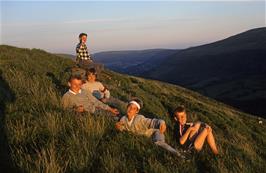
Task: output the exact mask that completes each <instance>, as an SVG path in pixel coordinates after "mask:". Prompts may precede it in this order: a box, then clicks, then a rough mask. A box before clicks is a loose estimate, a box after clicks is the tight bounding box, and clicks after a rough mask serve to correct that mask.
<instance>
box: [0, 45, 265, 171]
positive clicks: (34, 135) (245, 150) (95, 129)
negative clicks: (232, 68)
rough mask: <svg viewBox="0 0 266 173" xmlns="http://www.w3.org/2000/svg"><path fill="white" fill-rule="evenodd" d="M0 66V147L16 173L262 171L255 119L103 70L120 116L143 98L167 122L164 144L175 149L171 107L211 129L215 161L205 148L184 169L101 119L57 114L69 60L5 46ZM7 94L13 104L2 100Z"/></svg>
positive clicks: (261, 131)
mask: <svg viewBox="0 0 266 173" xmlns="http://www.w3.org/2000/svg"><path fill="white" fill-rule="evenodd" d="M0 60H1V61H0V69H1V72H2V75H1V78H2V80H3V81H1V86H0V91H1V93H0V94H1V95H0V96H1V97H0V98H1V102H2V103H1V105H2V106H1V109H3V111H2V112H3V115H2V122H1V125H2V126H1V128H3V129H4V130H3V133H4V134H1V135H6V136H7V141H2V143H7V145H8V149H9V150H10V153H7V154H6V155H9V156H10V158H11V160H12V167H13V168H15V169H16V170H17V171H18V172H45V173H46V172H47V173H59V172H123V173H124V172H261V171H262V172H263V170H265V168H266V167H265V164H264V162H265V160H266V148H265V146H266V145H265V144H266V127H265V120H263V123H264V124H258V119H257V118H256V117H253V116H251V115H247V114H244V113H242V112H239V111H237V110H234V109H232V108H230V107H228V106H226V105H224V104H221V103H219V102H216V101H214V100H212V99H208V98H206V97H203V96H202V95H199V94H197V93H195V92H192V91H189V90H186V89H184V88H181V87H177V86H174V85H170V84H165V83H161V82H157V81H151V80H145V79H141V78H135V77H131V76H127V75H121V74H117V73H114V72H111V71H108V70H105V71H104V72H103V73H101V74H100V76H99V78H100V80H102V81H104V83H106V84H107V86H108V88H110V90H111V93H112V95H113V96H114V97H116V98H118V99H120V100H121V102H120V103H121V104H119V105H118V107H119V108H121V109H122V110H121V111H122V112H125V110H124V109H125V105H123V104H122V103H123V102H125V101H127V100H128V99H129V98H130V97H131V96H138V97H140V98H142V99H143V101H144V108H143V110H142V113H143V114H144V115H146V116H148V117H157V118H162V119H164V120H166V122H167V125H168V130H167V133H166V139H167V141H168V142H169V143H170V144H171V145H173V146H175V147H176V148H177V149H180V147H179V145H178V144H177V142H176V139H175V138H174V137H173V125H174V123H173V120H172V117H171V113H172V112H171V111H172V110H173V109H174V108H175V106H177V105H179V104H184V105H185V106H186V107H187V108H188V110H189V114H190V120H202V121H205V122H207V123H209V124H210V125H211V126H212V127H213V129H214V133H215V136H216V139H217V143H218V147H219V149H220V153H221V154H220V156H219V157H218V158H217V157H214V156H213V155H212V154H211V151H210V150H209V148H208V147H207V146H205V147H204V149H203V151H202V152H201V153H193V155H192V156H191V162H189V163H187V162H185V161H184V160H181V159H179V158H178V157H176V156H173V155H172V154H170V153H168V152H166V151H164V150H162V149H161V148H158V147H157V146H155V145H154V144H153V143H152V142H151V140H150V139H147V138H145V137H141V136H135V135H133V134H128V133H118V132H117V131H116V130H115V129H114V121H113V120H112V119H110V118H109V117H108V116H107V115H106V113H105V112H100V113H98V114H94V115H87V114H82V115H78V114H75V113H73V112H67V111H64V110H62V108H61V105H60V99H61V96H62V93H64V92H65V91H66V90H67V85H66V80H67V77H68V75H69V72H68V71H66V70H65V69H67V68H69V67H71V66H73V62H72V61H71V60H69V59H64V58H60V57H57V56H55V55H52V54H49V53H46V52H44V51H42V50H37V49H33V50H28V49H19V48H14V47H9V46H0ZM4 83H5V85H4ZM4 92H5V93H4ZM9 95H13V97H14V99H13V100H9V101H8V99H7V98H8V97H9ZM2 147H3V145H2ZM1 151H2V150H1ZM3 151H4V149H3ZM1 157H2V158H1V159H2V160H3V157H4V155H1Z"/></svg>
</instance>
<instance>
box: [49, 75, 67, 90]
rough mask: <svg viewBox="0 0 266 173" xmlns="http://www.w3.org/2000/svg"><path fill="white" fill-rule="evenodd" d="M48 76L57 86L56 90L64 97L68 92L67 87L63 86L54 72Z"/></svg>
mask: <svg viewBox="0 0 266 173" xmlns="http://www.w3.org/2000/svg"><path fill="white" fill-rule="evenodd" d="M46 76H47V77H49V78H50V79H51V80H52V82H53V84H54V85H55V86H56V89H57V90H58V91H59V92H60V94H61V95H63V94H64V93H65V92H66V91H67V87H66V86H65V85H63V84H62V82H61V80H59V79H57V78H56V76H55V75H54V74H53V73H52V72H47V73H46Z"/></svg>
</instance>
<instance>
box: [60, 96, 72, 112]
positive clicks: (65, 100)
mask: <svg viewBox="0 0 266 173" xmlns="http://www.w3.org/2000/svg"><path fill="white" fill-rule="evenodd" d="M61 105H62V106H63V109H69V108H70V107H71V106H70V101H69V98H68V96H67V95H64V96H63V97H62V99H61Z"/></svg>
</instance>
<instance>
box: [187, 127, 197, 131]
mask: <svg viewBox="0 0 266 173" xmlns="http://www.w3.org/2000/svg"><path fill="white" fill-rule="evenodd" d="M189 130H190V131H195V130H197V128H196V127H195V126H190V127H189Z"/></svg>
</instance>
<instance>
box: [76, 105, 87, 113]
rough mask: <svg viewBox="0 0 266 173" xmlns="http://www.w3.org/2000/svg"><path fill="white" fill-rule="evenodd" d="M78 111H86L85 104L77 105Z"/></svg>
mask: <svg viewBox="0 0 266 173" xmlns="http://www.w3.org/2000/svg"><path fill="white" fill-rule="evenodd" d="M76 111H77V112H79V113H81V112H84V111H85V110H84V107H83V105H79V106H77V107H76Z"/></svg>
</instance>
